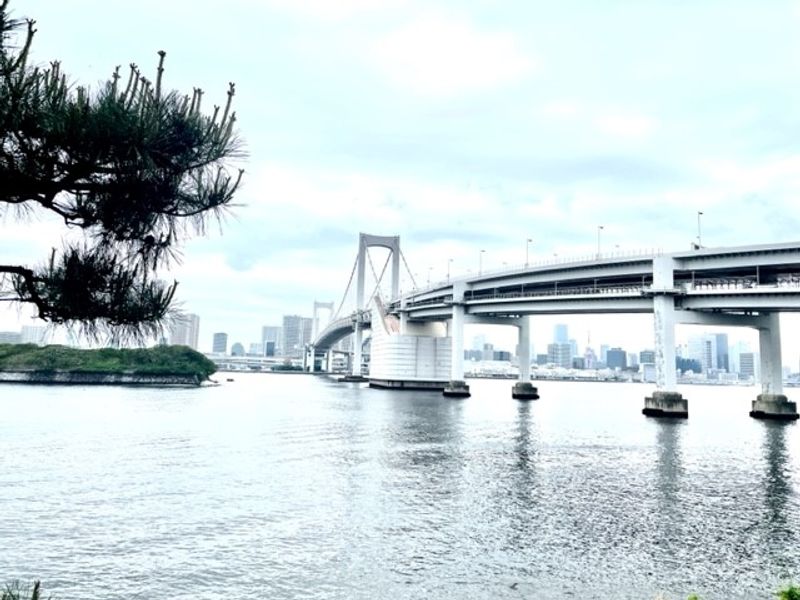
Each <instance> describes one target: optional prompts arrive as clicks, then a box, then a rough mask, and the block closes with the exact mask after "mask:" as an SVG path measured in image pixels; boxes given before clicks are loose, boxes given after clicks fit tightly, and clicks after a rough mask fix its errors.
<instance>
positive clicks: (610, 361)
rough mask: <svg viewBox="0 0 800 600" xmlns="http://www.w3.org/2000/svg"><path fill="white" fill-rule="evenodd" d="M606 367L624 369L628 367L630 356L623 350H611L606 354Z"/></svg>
mask: <svg viewBox="0 0 800 600" xmlns="http://www.w3.org/2000/svg"><path fill="white" fill-rule="evenodd" d="M606 366H607V367H608V368H609V369H624V368H625V367H627V366H628V354H627V353H626V352H625V350H623V349H622V348H610V349H609V350H608V351H607V352H606Z"/></svg>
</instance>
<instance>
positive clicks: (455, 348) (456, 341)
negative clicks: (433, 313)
mask: <svg viewBox="0 0 800 600" xmlns="http://www.w3.org/2000/svg"><path fill="white" fill-rule="evenodd" d="M463 300H464V284H463V283H462V284H461V285H457V286H454V287H453V306H452V310H453V318H452V320H451V321H450V323H449V328H450V352H451V354H450V382H449V383H448V384H447V387H445V388H444V390H443V391H442V393H443V394H444V395H445V396H451V397H457V398H466V397H468V396H469V395H470V393H469V386H468V385H467V384H466V382H465V381H464V304H463Z"/></svg>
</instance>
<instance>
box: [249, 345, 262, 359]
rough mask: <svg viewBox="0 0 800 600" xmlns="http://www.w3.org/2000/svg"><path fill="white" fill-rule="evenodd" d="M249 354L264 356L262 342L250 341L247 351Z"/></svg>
mask: <svg viewBox="0 0 800 600" xmlns="http://www.w3.org/2000/svg"><path fill="white" fill-rule="evenodd" d="M247 353H248V354H249V355H250V356H264V344H259V343H258V342H250V349H249V350H248V351H247Z"/></svg>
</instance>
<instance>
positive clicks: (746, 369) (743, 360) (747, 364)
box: [739, 352, 758, 379]
mask: <svg viewBox="0 0 800 600" xmlns="http://www.w3.org/2000/svg"><path fill="white" fill-rule="evenodd" d="M757 363H758V354H756V353H755V352H742V353H741V354H740V355H739V377H740V378H741V379H755V378H756V364H757Z"/></svg>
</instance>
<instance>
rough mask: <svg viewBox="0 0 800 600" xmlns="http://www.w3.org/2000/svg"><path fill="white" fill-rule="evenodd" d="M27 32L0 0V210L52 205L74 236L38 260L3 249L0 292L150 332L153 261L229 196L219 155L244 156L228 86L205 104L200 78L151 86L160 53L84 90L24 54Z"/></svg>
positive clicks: (89, 325) (46, 309) (121, 329)
mask: <svg viewBox="0 0 800 600" xmlns="http://www.w3.org/2000/svg"><path fill="white" fill-rule="evenodd" d="M35 33H36V29H35V22H34V21H32V20H22V19H14V18H12V16H11V15H10V12H9V10H8V0H0V216H2V215H3V212H5V211H7V210H8V209H9V208H16V209H18V212H17V213H15V216H16V217H19V216H25V214H26V213H34V212H36V211H50V212H52V213H55V214H57V215H59V217H60V218H61V219H63V221H64V225H65V227H66V228H68V229H69V230H72V231H73V232H78V235H77V236H76V235H74V234H72V235H70V241H62V242H60V243H61V247H60V248H59V249H53V251H52V253H51V255H50V257H49V260H46V261H44V262H43V263H42V264H40V265H38V266H29V265H15V264H14V265H9V264H2V263H3V261H2V257H0V300H2V301H6V302H8V301H10V302H21V303H30V304H33V305H34V306H35V307H36V309H37V312H38V317H39V318H41V319H43V320H45V321H47V322H50V323H54V324H66V325H69V326H74V327H77V328H78V329H79V330H81V331H82V332H83V333H84V334H87V335H89V336H91V337H95V338H97V337H98V336H101V335H109V336H110V337H112V338H118V339H121V338H135V339H143V338H145V337H149V336H152V335H155V334H157V333H159V332H160V331H161V329H162V328H163V326H164V324H165V323H166V322H167V321H168V320H169V318H170V316H171V315H173V314H174V312H173V310H172V309H171V308H170V307H171V304H172V301H173V297H174V294H175V288H176V286H177V282H172V283H167V282H164V281H161V280H159V279H157V278H156V277H155V272H156V270H157V269H159V268H160V267H163V266H165V265H167V264H168V263H169V261H170V260H172V259H175V258H176V257H177V251H178V250H177V244H178V243H179V242H180V241H181V240H183V239H185V238H186V237H187V236H189V235H192V234H202V233H203V232H204V231H205V227H206V225H207V224H208V222H209V219H214V218H217V219H218V218H219V217H220V215H221V213H222V212H223V211H224V210H226V209H227V208H229V207H230V204H231V201H232V198H233V195H234V192H235V191H236V190H237V188H238V186H239V183H240V181H241V177H242V171H241V170H233V169H231V168H230V164H229V163H230V159H235V158H237V157H239V156H240V155H241V153H240V144H239V141H238V139H237V135H236V131H235V129H234V123H235V121H236V117H235V113H234V112H233V111H232V110H231V101H232V99H233V95H234V86H233V84H230V88H229V90H228V97H227V103H226V104H225V106H224V107H223V108H220V107H219V106H215V107H214V110H213V113H212V114H211V115H206V114H204V113H203V112H201V100H202V96H203V92H202V90H200V89H197V88H196V89H194V90H193V92H192V94H190V95H182V94H178V93H176V92H174V91H165V90H164V89H163V88H162V76H163V72H164V56H165V53H164V52H159V55H160V60H159V63H158V71H157V74H156V76H155V79H154V81H150V80H148V79H147V78H146V77H144V76H143V75H142V73H141V72H140V71H139V69H138V68H137V67H136V65H133V64H132V65H130V71H129V73H128V75H127V77H122V78H121V77H120V73H119V67H117V69H116V70H115V71H114V73H113V75H112V76H111V78H110V79H109V80H108V81H107V82H106V83H105V84H103V85H101V86H100V88H99V89H98V90H97V91H96V92H94V93H92V92H91V91H90V90H88V89H87V88H85V87H80V86H73V85H71V84H70V81H69V80H68V78H67V76H66V75H65V74H64V73H63V72H62V69H61V66H60V64H59V63H58V62H53V63H50V65H49V66H47V67H44V68H42V67H38V66H36V65H33V64H31V62H30V60H29V53H30V48H31V43H32V41H33V38H34V34H35ZM76 238H77V241H75V240H76Z"/></svg>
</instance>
